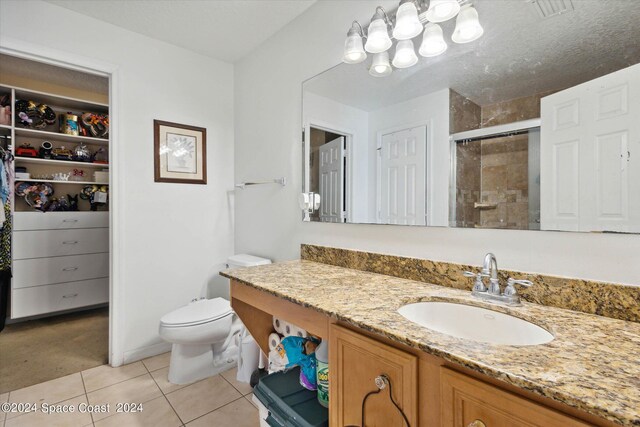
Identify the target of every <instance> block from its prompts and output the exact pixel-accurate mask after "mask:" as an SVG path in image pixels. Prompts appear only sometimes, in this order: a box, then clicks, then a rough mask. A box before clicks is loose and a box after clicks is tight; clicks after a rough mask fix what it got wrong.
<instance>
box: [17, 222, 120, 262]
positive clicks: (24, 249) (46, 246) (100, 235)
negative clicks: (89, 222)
mask: <svg viewBox="0 0 640 427" xmlns="http://www.w3.org/2000/svg"><path fill="white" fill-rule="evenodd" d="M108 251H109V229H108V228H81V229H71V230H41V231H16V232H14V233H13V259H14V260H19V259H29V258H45V257H54V256H65V255H80V254H89V253H100V252H108Z"/></svg>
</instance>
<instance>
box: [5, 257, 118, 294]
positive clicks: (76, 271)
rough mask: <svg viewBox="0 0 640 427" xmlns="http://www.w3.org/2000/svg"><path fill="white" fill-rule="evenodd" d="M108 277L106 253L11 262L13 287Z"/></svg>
mask: <svg viewBox="0 0 640 427" xmlns="http://www.w3.org/2000/svg"><path fill="white" fill-rule="evenodd" d="M108 276H109V253H101V254H88V255H71V256H63V257H53V258H31V259H20V260H16V261H14V262H13V283H14V285H13V288H14V289H18V288H28V287H31V286H42V285H50V284H53V283H62V282H75V281H78V280H87V279H97V278H100V277H108Z"/></svg>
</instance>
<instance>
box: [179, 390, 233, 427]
mask: <svg viewBox="0 0 640 427" xmlns="http://www.w3.org/2000/svg"><path fill="white" fill-rule="evenodd" d="M240 399H244V396H240V397H239V398H237V399H233V400H232V401H231V402H229V403H225V404H224V405H222V406H219V407H217V408H216V409H214V410H213V411H209V412H207V413H206V414H202V415H200V416H199V417H197V418H194V419H192V420H191V421H189V422H190V423H192V422H194V421H195V420H197V419H199V418H202V417H205V416H207V415H209V414H210V413H212V412H216V411H219V410H220V409H222V408H224V407H225V406H229V405H231V404H232V403H235V402H237V401H238V400H240ZM181 420H182V419H181Z"/></svg>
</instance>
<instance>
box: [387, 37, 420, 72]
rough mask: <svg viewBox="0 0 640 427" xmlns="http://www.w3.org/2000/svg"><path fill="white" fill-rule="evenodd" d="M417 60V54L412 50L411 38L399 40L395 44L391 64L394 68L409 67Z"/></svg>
mask: <svg viewBox="0 0 640 427" xmlns="http://www.w3.org/2000/svg"><path fill="white" fill-rule="evenodd" d="M416 62H418V56H417V55H416V52H415V51H414V50H413V42H412V41H411V40H400V41H399V42H398V45H397V46H396V54H395V55H394V56H393V66H394V67H396V68H409V67H411V66H412V65H415V64H416Z"/></svg>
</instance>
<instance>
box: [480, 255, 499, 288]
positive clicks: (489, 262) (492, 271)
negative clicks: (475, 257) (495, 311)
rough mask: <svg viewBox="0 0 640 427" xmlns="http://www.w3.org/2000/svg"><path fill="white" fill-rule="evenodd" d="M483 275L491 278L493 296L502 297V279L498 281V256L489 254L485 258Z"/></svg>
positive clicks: (490, 284)
mask: <svg viewBox="0 0 640 427" xmlns="http://www.w3.org/2000/svg"><path fill="white" fill-rule="evenodd" d="M482 275H483V276H485V277H489V290H488V292H489V293H490V294H492V295H500V279H498V261H497V260H496V256H495V255H494V254H492V253H491V252H489V253H488V254H486V255H485V256H484V263H483V264H482Z"/></svg>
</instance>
